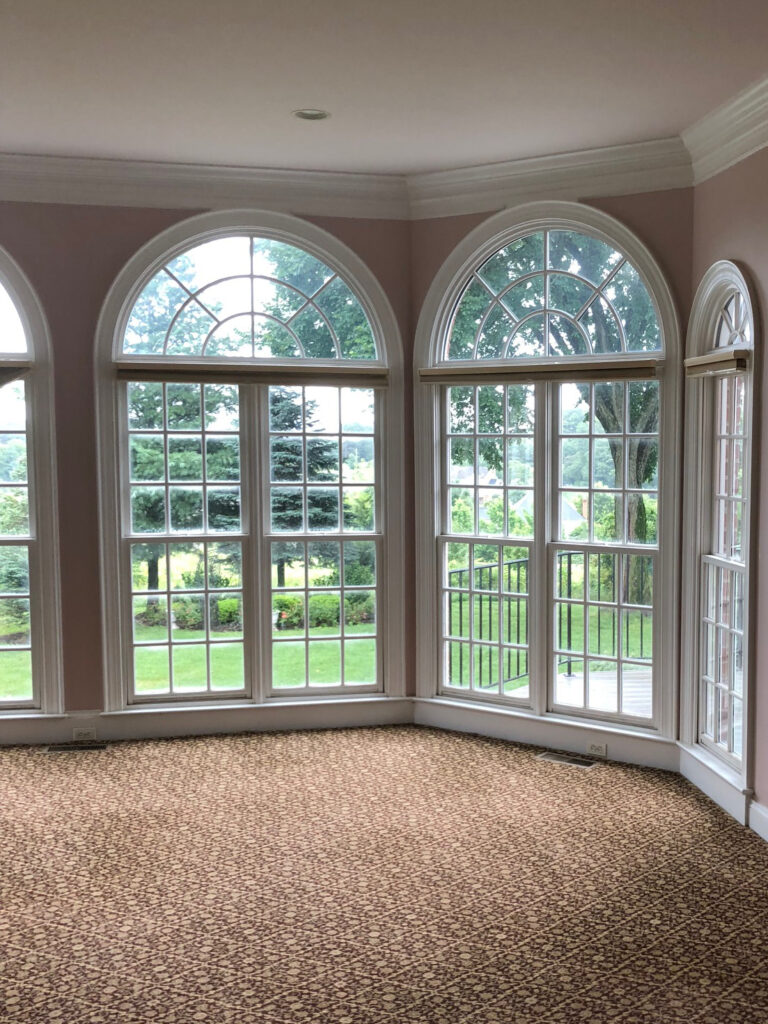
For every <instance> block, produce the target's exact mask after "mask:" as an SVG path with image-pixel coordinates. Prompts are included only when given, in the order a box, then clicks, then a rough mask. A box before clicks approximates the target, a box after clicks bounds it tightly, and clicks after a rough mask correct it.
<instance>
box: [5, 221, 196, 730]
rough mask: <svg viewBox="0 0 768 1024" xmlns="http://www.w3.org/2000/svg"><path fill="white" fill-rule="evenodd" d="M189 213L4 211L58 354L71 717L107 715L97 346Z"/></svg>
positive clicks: (10, 239)
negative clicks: (104, 322) (102, 327)
mask: <svg viewBox="0 0 768 1024" xmlns="http://www.w3.org/2000/svg"><path fill="white" fill-rule="evenodd" d="M189 215H190V213H189V212H188V211H183V212H182V211H171V210H127V209H114V208H105V207H98V206H80V207H78V206H54V205H39V204H31V203H29V204H28V203H2V204H0V245H2V246H3V247H4V248H5V249H7V251H8V252H9V253H10V254H11V256H13V258H14V259H15V260H16V261H17V263H19V265H20V266H21V268H22V269H23V270H24V272H25V273H26V275H27V276H28V278H29V280H30V281H31V282H32V286H33V288H34V289H35V291H36V292H37V296H38V298H39V299H40V302H41V303H42V306H43V310H44V312H45V315H46V318H47V320H48V325H49V328H50V334H51V339H52V345H53V364H54V375H55V381H54V384H55V413H56V424H55V425H56V459H57V465H58V489H59V535H60V552H61V589H62V593H61V608H62V637H63V659H64V688H65V705H66V708H67V710H71V711H78V710H89V709H93V708H100V707H102V706H103V697H102V693H103V685H102V662H101V656H102V652H101V636H100V630H99V629H98V628H96V624H97V623H98V621H99V617H100V587H99V562H98V556H99V544H98V537H99V534H98V515H97V508H98V506H97V485H96V477H97V473H96V421H95V405H94V379H93V378H94V375H93V345H94V335H95V332H96V322H97V320H98V316H99V312H100V310H101V305H102V303H103V302H104V298H105V296H106V294H107V291H108V290H109V287H110V285H111V284H112V281H113V280H114V279H115V277H116V276H117V273H118V272H119V271H120V269H121V268H122V267H123V265H124V264H125V263H126V262H127V260H128V259H129V257H130V256H132V255H133V253H134V252H135V251H136V250H137V249H138V248H140V247H141V246H142V245H143V244H144V243H145V242H147V241H148V240H149V239H150V238H152V237H153V236H154V235H156V234H158V232H160V231H163V230H164V229H165V228H167V227H169V226H170V225H171V224H174V223H175V222H177V221H179V220H183V219H184V218H185V217H188V216H189Z"/></svg>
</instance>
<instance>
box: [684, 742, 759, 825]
mask: <svg viewBox="0 0 768 1024" xmlns="http://www.w3.org/2000/svg"><path fill="white" fill-rule="evenodd" d="M679 771H680V774H681V775H682V776H683V778H686V779H688V781H689V782H692V783H693V785H694V786H696V788H697V789H700V790H701V792H702V793H704V795H705V796H708V797H709V799H710V800H714V802H715V803H716V804H717V805H718V807H722V809H723V810H724V811H727V812H728V814H730V815H731V816H732V817H733V818H735V819H736V820H737V821H738V822H740V824H742V825H746V823H747V817H748V814H749V802H750V796H751V791H750V790H748V789H746V788H745V787H744V785H743V783H742V779H741V776H740V775H739V773H738V772H735V771H733V769H731V768H728V767H727V765H726V764H725V763H724V762H722V761H720V760H719V758H716V757H715V756H714V755H712V754H710V753H709V752H708V751H707V750H705V749H704V748H703V747H689V746H684V745H683V744H680V768H679Z"/></svg>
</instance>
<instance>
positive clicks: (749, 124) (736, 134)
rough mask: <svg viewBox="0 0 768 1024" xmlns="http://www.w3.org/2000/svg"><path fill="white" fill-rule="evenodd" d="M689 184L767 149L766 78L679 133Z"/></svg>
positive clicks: (767, 97) (767, 109)
mask: <svg viewBox="0 0 768 1024" xmlns="http://www.w3.org/2000/svg"><path fill="white" fill-rule="evenodd" d="M681 138H682V141H683V142H684V144H685V146H686V148H687V150H688V152H689V153H690V156H691V162H692V166H693V184H694V185H699V184H701V182H702V181H706V180H707V179H708V178H712V177H714V176H715V175H716V174H720V173H721V172H722V171H725V170H727V169H728V168H729V167H733V165H734V164H737V163H739V162H740V161H741V160H745V159H746V158H747V157H748V156H751V155H752V154H753V153H756V152H757V151H758V150H760V149H764V148H765V147H766V146H768V78H764V79H762V80H761V81H759V82H756V83H755V84H754V85H751V86H750V87H749V88H748V89H745V90H744V91H743V92H740V93H739V94H738V95H737V96H733V97H732V98H731V99H729V100H728V101H727V102H726V103H724V104H723V105H722V106H720V107H717V109H716V110H713V111H711V112H710V113H708V114H705V115H704V117H702V118H701V120H699V121H697V122H696V123H695V124H692V125H691V126H690V127H689V128H686V129H685V131H684V132H683V133H682V136H681Z"/></svg>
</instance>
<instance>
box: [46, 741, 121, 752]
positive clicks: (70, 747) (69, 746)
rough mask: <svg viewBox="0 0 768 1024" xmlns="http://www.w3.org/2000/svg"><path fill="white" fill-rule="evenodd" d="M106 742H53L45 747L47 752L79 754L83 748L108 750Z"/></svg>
mask: <svg viewBox="0 0 768 1024" xmlns="http://www.w3.org/2000/svg"><path fill="white" fill-rule="evenodd" d="M106 749H107V744H106V743H94V742H89V743H51V744H50V745H49V746H47V747H46V748H45V753H46V754H78V753H80V751H81V750H106Z"/></svg>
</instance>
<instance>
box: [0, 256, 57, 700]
mask: <svg viewBox="0 0 768 1024" xmlns="http://www.w3.org/2000/svg"><path fill="white" fill-rule="evenodd" d="M0 281H2V283H3V284H4V285H5V287H6V288H7V290H8V293H9V295H10V296H11V298H12V300H13V302H14V304H15V306H16V309H17V311H18V313H19V316H20V317H21V321H22V324H23V327H24V331H25V334H26V337H27V344H28V345H29V346H30V352H29V354H28V356H27V357H23V358H26V359H27V360H28V365H29V370H28V372H27V373H26V374H25V378H24V380H25V385H26V390H27V396H28V405H29V407H30V408H31V419H30V420H29V422H28V424H27V425H28V430H29V433H28V445H29V450H30V454H31V460H30V465H29V487H30V498H31V506H30V514H31V519H32V523H33V536H34V537H35V541H34V546H35V551H36V554H35V556H34V558H33V560H32V561H31V562H30V574H31V579H30V586H31V591H30V593H31V608H32V645H33V654H32V658H33V666H34V671H35V676H36V684H37V685H36V689H37V693H36V701H37V703H38V704H39V706H40V708H41V709H42V711H43V712H45V713H48V714H55V713H57V712H59V711H60V710H61V708H62V707H63V700H64V694H63V685H64V684H63V673H62V655H61V603H60V601H61V597H60V594H61V589H60V583H61V579H60V574H61V565H60V560H59V531H58V494H57V474H56V431H55V422H54V421H55V417H54V391H53V349H52V346H51V336H50V330H49V328H48V321H47V320H46V317H45V313H44V312H43V307H42V305H41V304H40V300H39V299H38V297H37V295H36V293H35V290H34V288H33V287H32V285H31V283H30V281H29V279H28V278H27V276H26V274H25V273H24V271H23V270H22V269H21V267H20V266H19V265H18V264H17V263H16V261H15V260H14V259H13V257H12V256H11V255H10V254H9V253H8V252H6V251H5V249H0ZM14 361H16V360H14ZM2 362H3V360H2V359H1V358H0V365H2ZM35 562H36V564H35ZM9 710H10V709H9Z"/></svg>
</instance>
